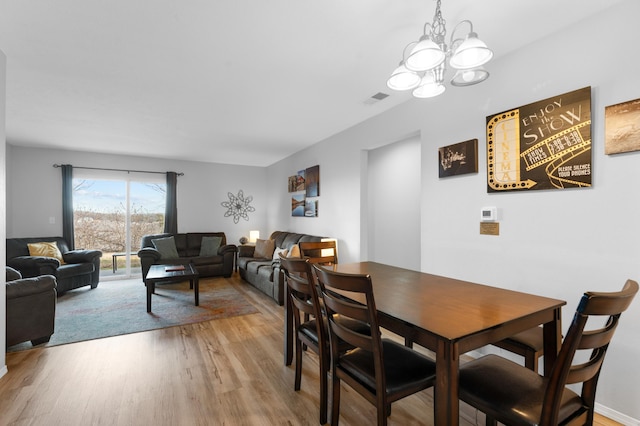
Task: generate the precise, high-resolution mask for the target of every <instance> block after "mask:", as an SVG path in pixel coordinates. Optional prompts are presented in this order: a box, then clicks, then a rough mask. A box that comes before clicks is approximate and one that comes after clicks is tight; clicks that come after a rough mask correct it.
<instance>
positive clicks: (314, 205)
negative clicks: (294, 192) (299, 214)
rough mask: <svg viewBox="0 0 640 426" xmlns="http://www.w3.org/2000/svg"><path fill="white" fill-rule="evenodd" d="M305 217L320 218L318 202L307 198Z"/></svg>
mask: <svg viewBox="0 0 640 426" xmlns="http://www.w3.org/2000/svg"><path fill="white" fill-rule="evenodd" d="M304 215H305V217H318V200H312V199H309V198H307V199H306V200H305V202H304Z"/></svg>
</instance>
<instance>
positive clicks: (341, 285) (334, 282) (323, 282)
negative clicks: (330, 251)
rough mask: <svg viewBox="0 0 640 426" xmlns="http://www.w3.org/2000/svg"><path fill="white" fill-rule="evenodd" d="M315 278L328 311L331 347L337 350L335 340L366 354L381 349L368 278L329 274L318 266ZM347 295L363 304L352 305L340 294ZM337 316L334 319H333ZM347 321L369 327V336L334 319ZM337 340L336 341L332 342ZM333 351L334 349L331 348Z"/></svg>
mask: <svg viewBox="0 0 640 426" xmlns="http://www.w3.org/2000/svg"><path fill="white" fill-rule="evenodd" d="M314 269H315V272H316V277H317V278H318V283H319V285H320V292H321V296H322V298H323V300H324V305H325V308H326V309H327V317H328V319H329V326H330V333H329V334H330V338H331V339H332V344H334V345H336V346H335V347H336V348H337V347H338V343H339V342H338V340H337V339H338V338H339V339H341V340H343V341H345V342H347V343H349V344H351V345H352V346H355V347H359V348H362V349H364V350H367V351H369V352H374V353H375V352H376V351H377V350H379V349H380V347H381V342H380V339H381V336H380V333H379V328H378V321H377V313H376V307H375V301H374V299H373V288H372V285H371V277H370V276H369V275H349V274H340V273H336V272H329V271H328V270H326V269H324V268H323V267H321V266H316V265H314ZM340 291H346V292H349V295H350V297H353V298H355V299H360V300H363V302H364V304H362V303H357V302H353V301H351V300H349V299H346V298H345V297H343V296H342V295H341V294H340ZM336 315H337V316H336ZM338 317H342V318H349V319H352V320H354V321H358V322H362V323H366V324H369V325H370V329H371V331H370V334H364V333H362V332H359V331H357V330H353V329H351V328H349V327H347V326H345V325H344V323H341V322H339V321H336V318H338ZM334 338H335V339H336V340H335V342H334V340H333V339H334ZM332 351H333V349H332Z"/></svg>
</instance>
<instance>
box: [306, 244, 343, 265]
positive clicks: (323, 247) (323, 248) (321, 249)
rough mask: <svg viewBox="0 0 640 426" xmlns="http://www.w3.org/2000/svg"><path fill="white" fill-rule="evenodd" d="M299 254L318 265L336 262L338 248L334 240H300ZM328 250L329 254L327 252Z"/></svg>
mask: <svg viewBox="0 0 640 426" xmlns="http://www.w3.org/2000/svg"><path fill="white" fill-rule="evenodd" d="M298 247H300V256H301V257H303V258H308V259H309V262H311V263H317V264H320V265H332V264H336V263H338V249H337V246H336V242H335V241H302V242H299V243H298ZM327 251H330V253H331V254H327Z"/></svg>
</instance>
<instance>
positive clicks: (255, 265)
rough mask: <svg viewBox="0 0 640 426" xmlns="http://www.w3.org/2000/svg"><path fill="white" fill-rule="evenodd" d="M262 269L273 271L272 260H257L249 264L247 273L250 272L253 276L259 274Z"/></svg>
mask: <svg viewBox="0 0 640 426" xmlns="http://www.w3.org/2000/svg"><path fill="white" fill-rule="evenodd" d="M262 268H269V269H271V260H267V261H260V260H255V261H253V262H248V263H247V272H250V273H252V274H257V273H258V270H259V269H262Z"/></svg>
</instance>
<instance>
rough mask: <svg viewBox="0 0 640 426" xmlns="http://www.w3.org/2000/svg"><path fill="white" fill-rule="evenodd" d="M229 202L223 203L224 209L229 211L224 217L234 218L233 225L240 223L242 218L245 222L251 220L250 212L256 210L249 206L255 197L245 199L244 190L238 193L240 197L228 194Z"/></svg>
mask: <svg viewBox="0 0 640 426" xmlns="http://www.w3.org/2000/svg"><path fill="white" fill-rule="evenodd" d="M227 195H228V196H229V201H223V202H222V203H220V204H222V207H226V208H227V211H226V212H225V214H224V217H229V216H233V223H238V221H240V218H243V219H244V220H249V215H248V214H247V213H249V212H255V211H256V209H255V208H254V207H253V206H251V205H249V204H250V203H251V202H252V201H253V197H252V196H251V195H249V196H248V197H246V198H245V196H244V192H242V189H241V190H240V191H238V195H233V194H232V193H231V192H228V193H227Z"/></svg>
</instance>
